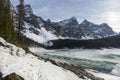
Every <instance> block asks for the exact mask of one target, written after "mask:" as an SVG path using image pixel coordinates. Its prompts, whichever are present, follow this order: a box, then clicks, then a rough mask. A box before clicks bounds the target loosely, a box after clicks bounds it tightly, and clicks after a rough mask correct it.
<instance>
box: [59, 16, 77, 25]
mask: <svg viewBox="0 0 120 80" xmlns="http://www.w3.org/2000/svg"><path fill="white" fill-rule="evenodd" d="M59 24H60V25H61V26H66V25H78V21H77V19H76V17H74V16H73V17H71V18H69V19H65V20H63V21H60V22H59Z"/></svg>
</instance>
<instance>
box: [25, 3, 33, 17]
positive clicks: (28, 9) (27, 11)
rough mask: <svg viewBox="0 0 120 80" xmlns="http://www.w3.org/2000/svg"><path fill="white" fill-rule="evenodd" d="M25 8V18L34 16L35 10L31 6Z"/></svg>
mask: <svg viewBox="0 0 120 80" xmlns="http://www.w3.org/2000/svg"><path fill="white" fill-rule="evenodd" d="M24 7H25V17H30V15H32V14H33V10H32V8H31V6H30V5H24Z"/></svg>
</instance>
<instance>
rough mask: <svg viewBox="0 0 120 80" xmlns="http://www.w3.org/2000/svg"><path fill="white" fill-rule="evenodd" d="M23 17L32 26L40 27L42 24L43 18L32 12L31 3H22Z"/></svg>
mask: <svg viewBox="0 0 120 80" xmlns="http://www.w3.org/2000/svg"><path fill="white" fill-rule="evenodd" d="M24 9H25V17H24V21H25V22H27V23H29V24H30V25H32V26H33V27H36V28H40V27H41V26H42V24H43V23H42V22H43V21H44V20H43V18H41V17H40V16H37V15H35V14H34V12H33V10H32V8H31V5H24Z"/></svg>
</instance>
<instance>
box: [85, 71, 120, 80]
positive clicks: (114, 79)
mask: <svg viewBox="0 0 120 80" xmlns="http://www.w3.org/2000/svg"><path fill="white" fill-rule="evenodd" d="M87 72H89V73H91V74H93V75H95V76H96V77H101V78H104V79H105V80H120V77H118V76H114V75H111V74H105V73H100V72H99V73H98V72H94V71H92V70H87Z"/></svg>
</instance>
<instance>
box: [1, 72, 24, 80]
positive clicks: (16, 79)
mask: <svg viewBox="0 0 120 80" xmlns="http://www.w3.org/2000/svg"><path fill="white" fill-rule="evenodd" d="M0 80H24V79H23V78H22V77H20V76H19V75H17V74H16V73H12V74H10V75H8V76H6V77H4V78H2V74H1V73H0Z"/></svg>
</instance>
